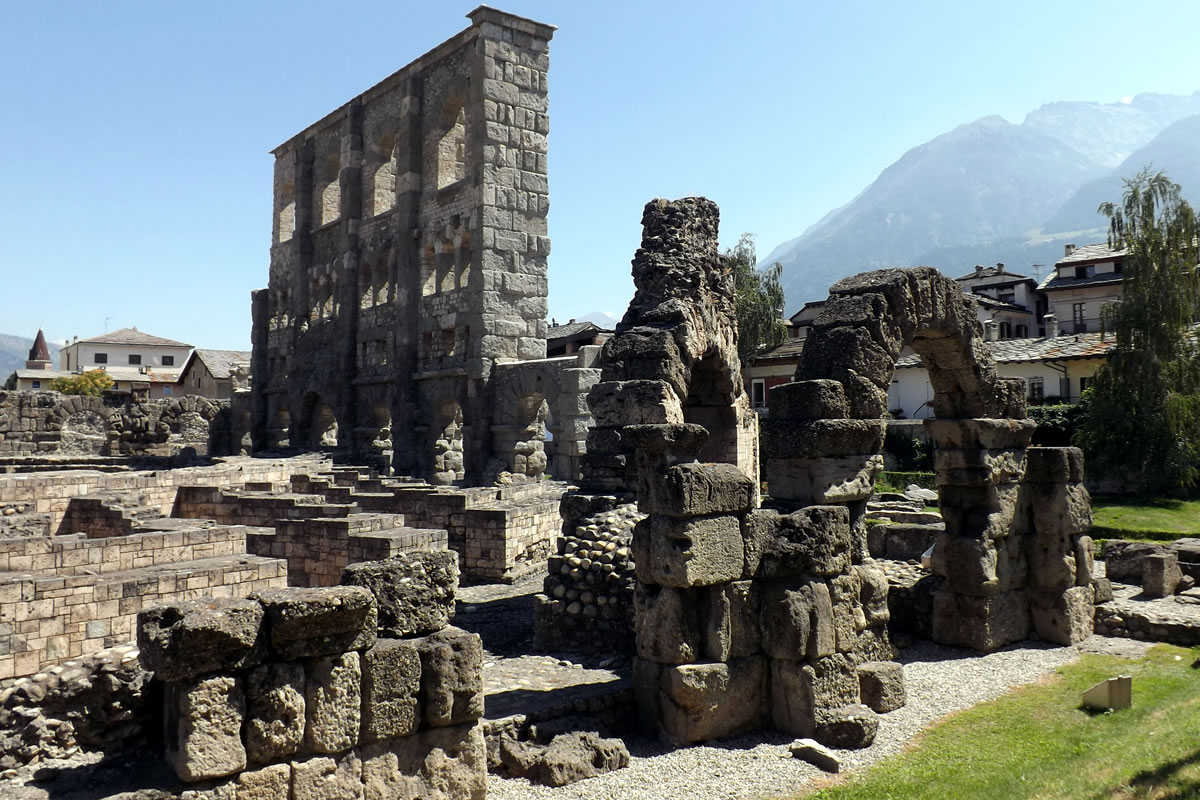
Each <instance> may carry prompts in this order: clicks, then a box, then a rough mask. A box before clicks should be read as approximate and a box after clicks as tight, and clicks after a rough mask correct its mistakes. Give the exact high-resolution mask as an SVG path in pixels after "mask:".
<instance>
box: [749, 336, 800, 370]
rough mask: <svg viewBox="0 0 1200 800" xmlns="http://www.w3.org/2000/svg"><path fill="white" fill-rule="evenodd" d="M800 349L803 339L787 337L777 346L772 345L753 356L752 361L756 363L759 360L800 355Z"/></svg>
mask: <svg viewBox="0 0 1200 800" xmlns="http://www.w3.org/2000/svg"><path fill="white" fill-rule="evenodd" d="M802 350H804V340H803V339H788V340H787V341H786V342H784V343H783V344H781V345H778V346H777V347H772V348H771V349H770V350H768V351H767V352H765V353H762V354H760V355H757V356H755V357H754V363H756V364H757V363H758V362H760V361H768V360H773V359H778V358H794V357H795V356H798V355H800V352H801V351H802Z"/></svg>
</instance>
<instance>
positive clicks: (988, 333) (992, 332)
mask: <svg viewBox="0 0 1200 800" xmlns="http://www.w3.org/2000/svg"><path fill="white" fill-rule="evenodd" d="M999 328H1000V326H999V325H998V324H997V323H996V320H994V319H989V320H984V323H983V338H984V341H988V342H994V341H996V334H997V333H998V332H999Z"/></svg>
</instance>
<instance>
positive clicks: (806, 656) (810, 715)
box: [624, 425, 903, 747]
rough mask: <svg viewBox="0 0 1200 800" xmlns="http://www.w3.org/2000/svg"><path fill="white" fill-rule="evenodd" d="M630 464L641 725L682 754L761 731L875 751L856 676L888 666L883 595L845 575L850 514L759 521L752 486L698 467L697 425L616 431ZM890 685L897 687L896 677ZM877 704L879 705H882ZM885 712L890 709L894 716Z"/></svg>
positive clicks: (877, 578) (721, 469) (852, 570)
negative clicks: (635, 518)
mask: <svg viewBox="0 0 1200 800" xmlns="http://www.w3.org/2000/svg"><path fill="white" fill-rule="evenodd" d="M624 433H625V436H626V437H627V438H628V439H630V440H631V441H632V442H633V444H634V446H635V448H636V452H637V458H638V474H639V477H640V478H641V480H640V482H639V495H638V502H639V506H640V508H641V509H642V510H643V511H645V512H648V513H649V517H648V518H647V519H646V520H643V521H642V522H640V523H639V524H638V527H637V528H636V529H635V531H634V559H635V561H636V563H637V576H638V587H637V594H636V603H637V618H636V634H637V658H636V660H635V666H634V685H635V691H637V692H638V694H639V700H638V705H639V708H640V709H641V710H642V711H643V713H645V714H646V717H647V718H646V720H645V721H646V722H647V723H651V724H653V725H654V726H656V727H657V728H658V729H659V730H660V731H661V732H662V733H663V734H665V735H666V736H667V737H668V738H670V739H671V740H673V741H676V742H679V743H690V742H696V741H702V740H706V739H714V738H721V737H725V736H729V735H732V734H735V733H738V732H740V731H743V730H746V729H751V728H756V727H761V726H764V725H769V726H772V727H774V728H777V729H779V730H783V731H786V732H789V733H791V734H794V735H797V736H816V737H817V738H818V739H819V740H821V741H823V742H826V743H830V744H832V745H833V746H842V747H846V746H856V747H861V746H865V745H867V744H870V742H871V740H872V739H873V736H874V731H875V729H876V727H877V725H878V723H877V721H876V719H875V712H874V711H872V710H871V709H870V708H866V707H865V706H862V705H861V704H860V702H859V701H860V697H865V698H867V699H869V700H872V701H873V702H875V703H876V705H877V706H878V709H877V710H879V711H888V710H892V708H894V707H895V705H894V703H895V702H896V698H897V697H899V698H901V700H900V702H902V698H903V690H902V677H901V678H900V679H899V682H900V686H901V688H900V690H899V691H897V690H895V689H894V688H893V689H892V690H891V691H889V692H879V691H874V692H871V691H867V692H861V693H860V675H859V672H858V667H859V665H860V664H861V665H870V666H871V667H872V669H873V670H874V672H871V673H870V674H875V672H878V671H880V669H881V668H880V666H879V664H878V662H881V661H887V660H890V658H891V652H892V651H891V646H890V644H889V643H888V639H887V629H886V623H887V620H888V614H887V582H886V580H885V579H884V577H883V575H882V574H881V573H879V572H877V571H876V570H874V569H871V568H869V567H867V566H864V565H860V564H853V563H852V559H851V555H852V535H851V528H850V517H849V513H848V511H847V509H846V507H845V506H839V505H809V506H806V507H802V508H799V509H797V510H795V511H792V512H791V513H781V512H780V511H778V510H774V509H758V508H756V507H755V506H756V498H757V492H756V487H755V486H754V485H753V483H752V481H751V479H750V478H749V477H747V476H745V475H744V474H742V473H741V472H740V471H739V470H738V469H737V468H736V467H734V466H732V465H729V464H707V463H697V462H695V460H694V459H695V456H696V454H697V453H698V452H699V451H700V449H701V447H702V446H703V443H704V440H705V439H706V438H707V435H706V431H705V430H704V429H703V428H700V427H699V426H695V425H633V426H628V427H626V428H625V429H624ZM891 678H892V682H893V683H895V682H896V675H895V673H894V672H893V673H892V675H891ZM885 698H886V702H885ZM889 706H890V707H889Z"/></svg>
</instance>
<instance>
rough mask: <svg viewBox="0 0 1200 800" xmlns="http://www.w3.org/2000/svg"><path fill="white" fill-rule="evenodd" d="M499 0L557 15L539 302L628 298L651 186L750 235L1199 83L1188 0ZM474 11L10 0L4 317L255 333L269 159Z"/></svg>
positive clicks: (5, 58)
mask: <svg viewBox="0 0 1200 800" xmlns="http://www.w3.org/2000/svg"><path fill="white" fill-rule="evenodd" d="M494 5H497V6H498V7H500V8H503V9H504V10H506V11H511V12H513V13H516V14H521V15H524V16H529V17H533V18H534V19H537V20H540V21H543V22H547V23H550V24H553V25H557V26H558V32H557V34H556V35H555V37H554V40H553V42H552V43H551V67H550V103H551V108H550V120H551V122H550V126H551V127H550V129H551V134H550V186H551V192H550V196H551V204H552V206H551V211H550V235H551V238H552V241H553V253H552V255H551V266H550V313H551V315H552V316H554V317H556V318H557V319H558V320H559V321H565V320H566V319H567V318H569V317H574V316H580V315H583V314H585V313H587V312H590V311H609V312H613V313H616V314H618V315H619V314H620V313H621V312H622V311H623V310H624V307H625V305H626V304H627V302H628V300H629V297H630V295H631V293H632V283H631V281H630V278H629V260H630V257H631V256H632V254H633V250H634V249H635V248H636V246H637V244H638V240H639V236H640V226H639V218H640V215H641V207H642V205H643V204H644V203H645V202H646V201H647V200H648V199H650V198H652V197H656V196H668V197H679V196H683V195H689V194H703V195H707V196H708V197H711V198H712V199H714V200H715V201H716V202H717V203H718V204H720V206H721V212H722V224H721V230H722V241H723V242H724V243H725V244H731V243H732V242H733V241H734V240H736V238H737V236H738V234H739V233H741V232H743V231H750V232H754V233H756V234H757V235H758V242H759V253H760V255H765V254H766V253H767V252H768V251H769V250H770V249H772V248H773V247H774V246H775V245H777V244H779V243H780V242H781V241H783V240H786V239H788V238H791V237H793V236H796V235H798V234H799V233H800V232H802V231H803V230H804V229H805V228H806V227H807V226H808V225H810V224H811V223H812V222H814V221H816V220H817V219H818V218H820V217H821V216H822V215H823V214H825V212H827V211H829V210H830V209H831V208H834V207H835V206H838V205H841V204H843V203H845V202H846V201H848V200H849V199H851V198H852V197H853V196H854V195H855V194H857V193H858V192H859V191H860V190H861V189H862V188H863V187H864V186H866V185H867V183H869V182H870V181H871V180H873V179H874V178H875V177H876V176H877V175H878V174H879V172H880V171H881V170H882V169H883V168H884V167H886V166H887V165H888V164H890V163H891V162H892V161H894V160H895V159H896V158H897V157H898V156H900V155H901V154H902V153H903V152H904V151H905V150H907V149H909V148H910V147H913V146H915V145H917V144H919V143H921V142H923V141H925V140H927V139H929V138H931V137H933V136H935V135H937V134H939V133H942V132H944V131H946V130H948V129H950V128H952V127H954V126H955V125H957V124H960V123H963V122H967V121H970V120H973V119H976V118H978V117H981V116H984V115H987V114H1001V115H1003V116H1004V117H1006V118H1007V119H1009V120H1010V121H1013V122H1019V121H1021V119H1023V117H1024V115H1025V114H1026V113H1027V112H1028V111H1030V110H1032V109H1033V108H1036V107H1037V106H1038V105H1040V104H1042V103H1044V102H1049V101H1055V100H1098V101H1104V102H1113V101H1116V100H1118V99H1120V98H1121V97H1123V96H1126V95H1130V94H1135V93H1138V92H1145V91H1155V92H1169V93H1190V92H1192V91H1195V90H1196V89H1197V88H1200V49H1198V48H1197V47H1196V35H1197V33H1198V32H1200V3H1195V2H1178V1H1176V2H1142V3H1128V2H1123V3H1116V2H1098V1H1097V0H1088V1H1087V2H1054V3H1047V2H1044V0H1041V1H1040V2H1009V3H988V4H982V3H969V2H961V0H959V1H958V2H945V3H931V2H920V1H919V0H917V1H914V2H908V3H895V2H886V3H885V2H873V1H872V2H867V1H865V0H864V1H862V2H843V3H833V2H824V3H811V2H795V1H793V2H753V1H751V2H743V3H730V2H727V0H725V1H723V0H691V1H690V2H688V3H683V2H670V3H668V2H653V0H639V1H638V2H632V1H631V0H607V1H606V2H582V0H576V1H575V2H565V1H564V2H549V1H548V0H546V1H542V2H538V1H536V0H504V2H496V3H494ZM472 7H473V4H472V3H470V2H463V3H454V2H448V1H447V0H429V2H423V3H413V2H403V1H401V2H396V0H392V2H374V1H373V0H362V2H356V3H344V4H343V3H328V2H324V3H316V2H303V1H301V2H289V3H282V2H278V3H275V2H273V3H249V2H247V3H234V2H228V0H217V2H210V3H187V4H184V3H171V2H161V0H158V1H156V2H121V1H120V0H118V1H117V2H112V3H91V2H76V3H71V4H68V3H62V2H25V3H16V2H13V3H9V4H6V5H5V7H4V10H3V17H2V19H3V25H2V26H0V70H2V74H3V75H4V80H3V81H2V82H0V104H2V106H0V107H3V108H4V109H5V112H6V113H5V115H4V124H3V125H0V152H3V153H4V156H3V159H4V164H5V175H4V178H5V179H4V185H3V190H2V191H0V333H9V334H17V335H22V336H32V335H33V334H34V333H35V332H36V331H37V329H38V327H39V326H40V327H44V328H45V330H46V333H47V335H48V336H50V337H52V338H54V339H58V340H61V339H62V338H64V337H69V336H73V335H78V336H80V337H87V336H93V335H96V334H99V333H101V332H103V331H104V330H105V326H106V324H107V326H108V328H109V329H115V328H119V327H128V326H133V325H136V326H137V327H138V328H140V329H141V330H144V331H147V332H149V333H153V334H156V335H159V336H165V337H169V338H173V339H181V340H183V341H186V342H188V343H190V344H193V345H196V346H200V347H215V348H234V349H242V348H248V347H249V342H250V291H251V290H252V289H254V288H257V287H262V286H264V285H265V284H266V282H267V251H268V244H269V238H270V221H271V220H270V203H271V167H272V159H271V156H270V155H269V152H268V151H269V150H270V149H271V148H273V147H274V146H276V145H277V144H279V143H280V142H282V141H284V140H285V139H287V138H288V137H290V136H291V135H292V134H294V133H296V132H298V131H299V130H301V129H302V128H304V127H305V126H306V125H307V124H309V123H310V122H313V121H315V120H317V119H318V118H320V117H321V116H323V115H324V114H326V113H327V112H329V111H330V110H332V109H334V108H336V107H337V106H339V105H341V104H342V103H343V102H345V101H346V100H347V99H349V98H350V97H352V96H354V95H355V94H357V93H359V92H361V91H363V90H364V89H366V88H367V87H369V86H371V85H372V84H374V83H375V82H376V81H378V80H380V79H381V78H383V77H384V76H386V75H388V74H390V73H392V72H394V71H395V70H396V69H398V68H399V67H401V66H403V65H404V64H405V63H407V62H408V61H410V60H411V59H412V58H414V57H416V56H417V55H419V54H421V53H423V52H424V51H426V50H428V49H429V48H431V47H433V46H434V45H436V44H437V43H438V42H440V41H442V40H444V39H446V38H448V37H450V36H452V35H453V34H454V33H456V32H457V31H459V30H461V29H462V28H464V27H466V26H467V25H468V21H467V20H466V18H465V17H464V14H466V13H467V12H468V11H469V10H470V9H471V8H472ZM1139 51H1140V52H1139ZM803 299H804V298H789V306H795V305H798V304H799V302H801V301H802V300H803Z"/></svg>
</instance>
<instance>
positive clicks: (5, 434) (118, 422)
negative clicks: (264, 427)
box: [0, 391, 232, 457]
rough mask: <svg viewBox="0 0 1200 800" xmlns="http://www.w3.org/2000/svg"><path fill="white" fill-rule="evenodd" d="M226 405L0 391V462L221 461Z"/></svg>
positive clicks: (225, 450) (226, 440) (227, 432)
mask: <svg viewBox="0 0 1200 800" xmlns="http://www.w3.org/2000/svg"><path fill="white" fill-rule="evenodd" d="M230 426H231V421H230V418H229V402H228V401H221V400H210V399H208V398H204V397H196V396H192V395H188V396H186V397H178V398H170V399H162V400H149V399H147V397H146V396H145V392H143V393H142V394H140V395H139V393H138V392H137V391H135V392H134V393H132V394H130V393H123V392H109V393H106V395H105V396H104V397H85V396H70V395H60V394H58V393H57V392H0V457H6V456H7V457H12V456H34V455H36V456H51V455H53V456H178V455H181V454H182V455H192V456H209V455H214V456H216V455H228V454H229V453H230V452H231V451H230V438H231V435H232V434H231V427H230Z"/></svg>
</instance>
